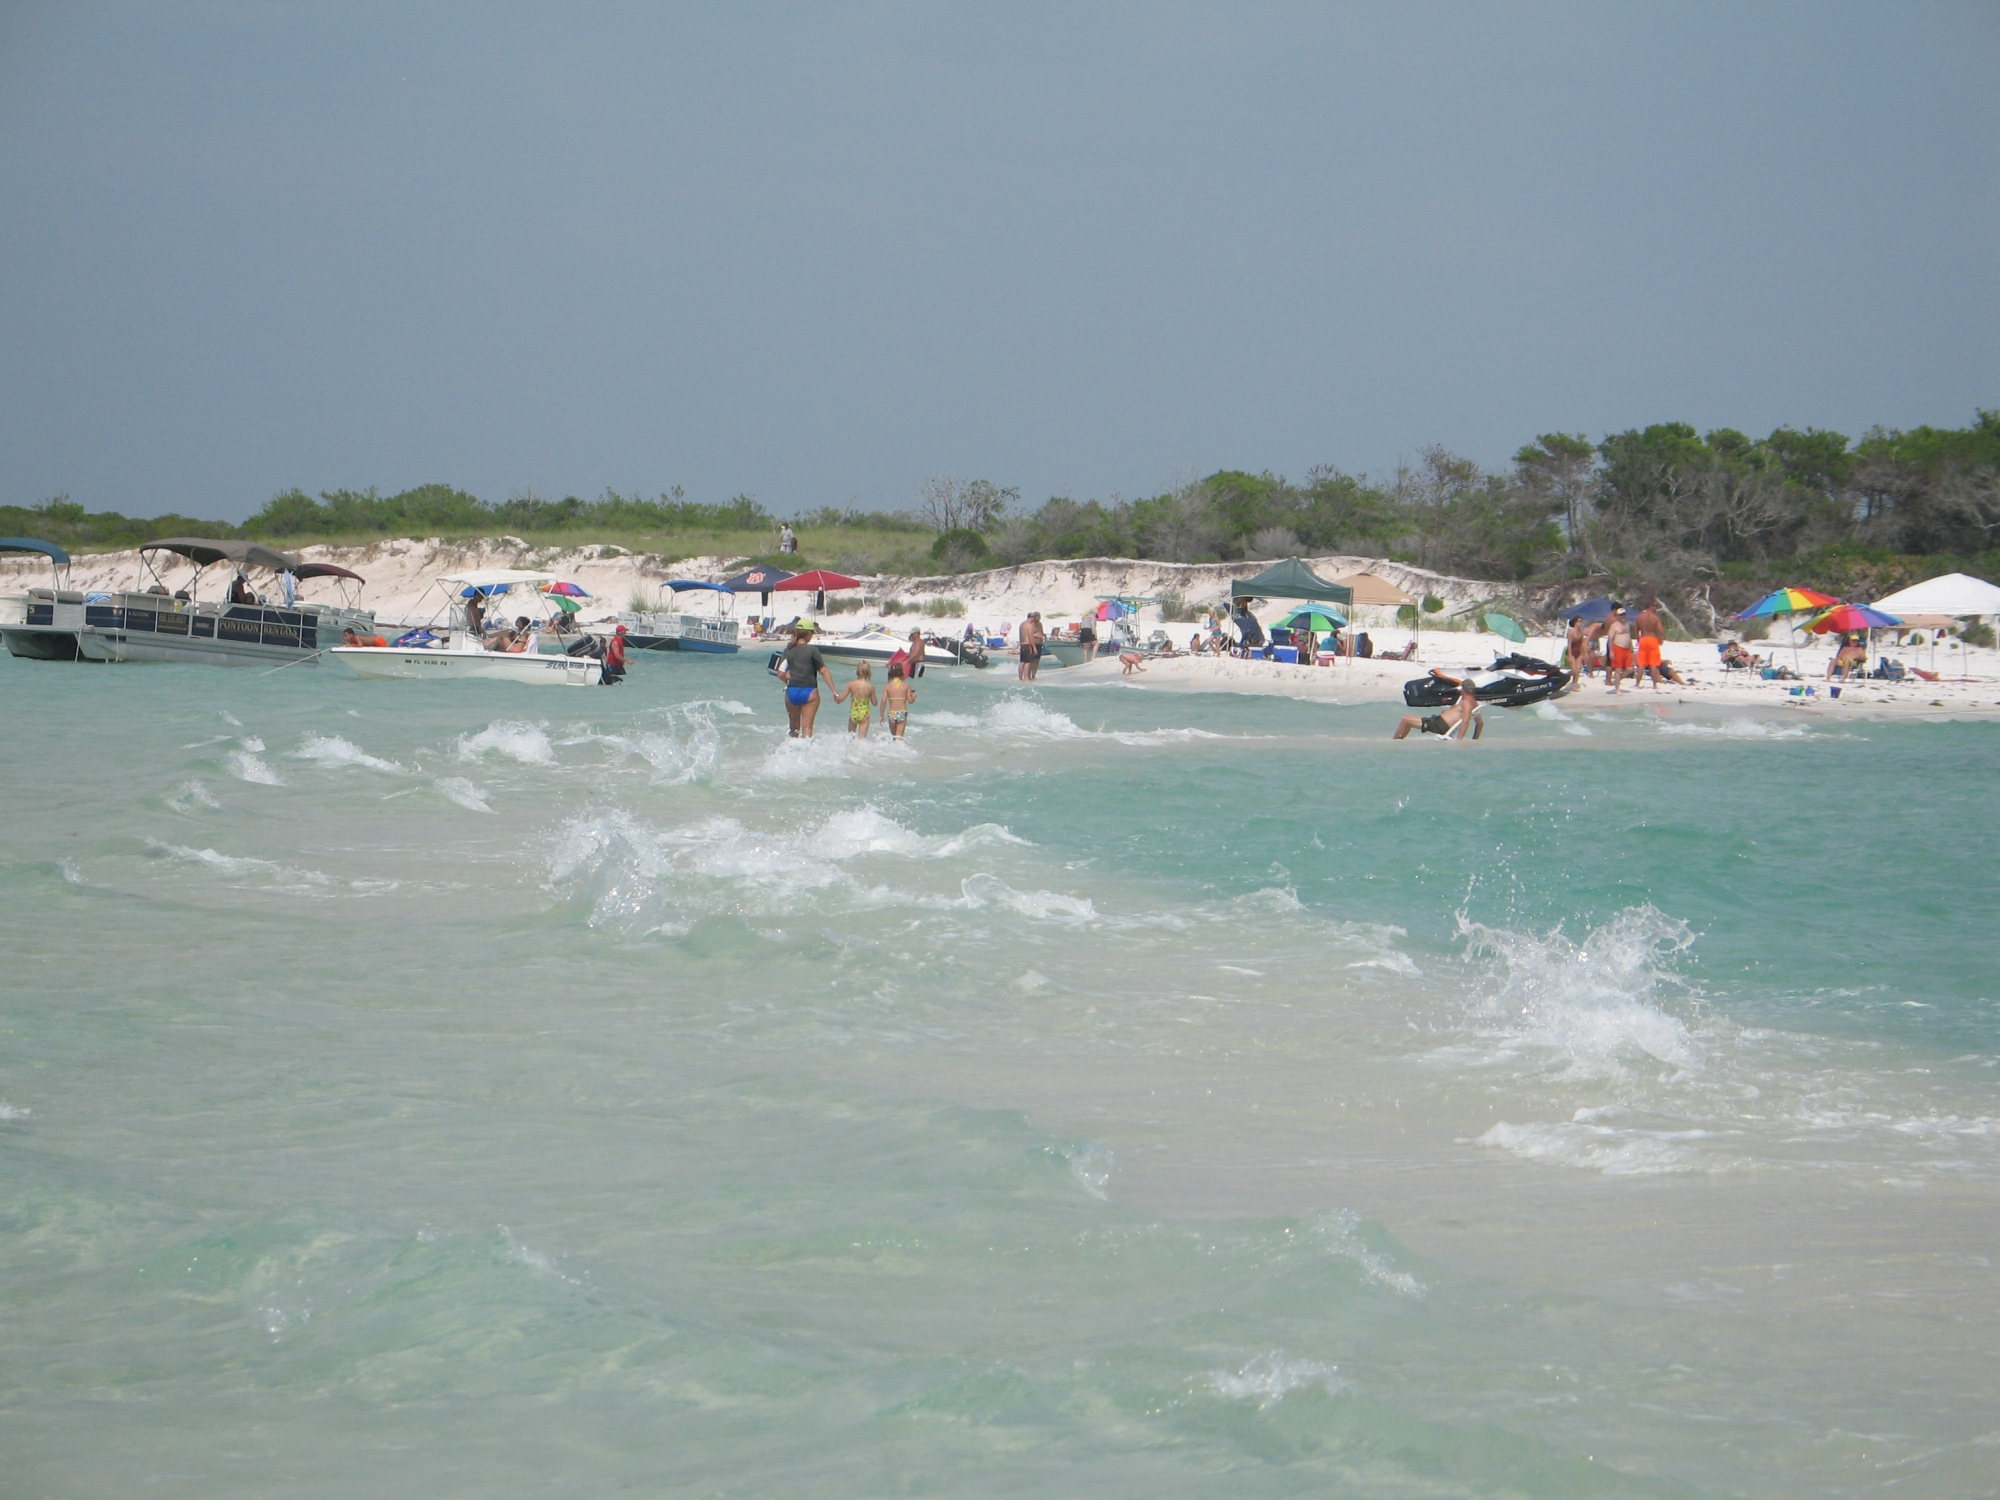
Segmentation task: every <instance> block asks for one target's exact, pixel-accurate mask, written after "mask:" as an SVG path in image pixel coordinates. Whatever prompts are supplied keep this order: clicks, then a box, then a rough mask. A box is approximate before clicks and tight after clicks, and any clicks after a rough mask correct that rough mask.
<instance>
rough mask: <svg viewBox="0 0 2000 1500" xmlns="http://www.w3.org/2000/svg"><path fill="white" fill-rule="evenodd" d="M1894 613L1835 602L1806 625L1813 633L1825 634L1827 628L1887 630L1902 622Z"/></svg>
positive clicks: (1839, 629) (1865, 606) (1862, 605)
mask: <svg viewBox="0 0 2000 1500" xmlns="http://www.w3.org/2000/svg"><path fill="white" fill-rule="evenodd" d="M1902 623H1903V622H1902V620H1900V619H1899V618H1898V617H1896V616H1895V615H1885V614H1883V613H1882V611H1881V610H1879V609H1870V608H1869V607H1868V606H1867V605H1865V604H1836V605H1834V607H1833V608H1832V609H1830V610H1828V611H1827V612H1826V613H1825V614H1823V615H1816V616H1815V617H1814V618H1813V619H1812V620H1811V621H1809V622H1808V623H1807V625H1806V629H1808V630H1810V631H1811V632H1812V633H1813V634H1814V635H1825V634H1826V633H1827V632H1828V631H1829V630H1838V631H1841V632H1843V633H1844V632H1846V631H1849V630H1887V629H1888V628H1889V627H1890V626H1892V625H1900V624H1902Z"/></svg>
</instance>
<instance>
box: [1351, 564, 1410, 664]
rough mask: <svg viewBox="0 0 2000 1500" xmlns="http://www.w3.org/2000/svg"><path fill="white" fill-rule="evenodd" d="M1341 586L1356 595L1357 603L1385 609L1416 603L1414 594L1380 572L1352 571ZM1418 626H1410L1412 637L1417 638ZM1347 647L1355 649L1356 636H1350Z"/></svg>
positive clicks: (1399, 607)
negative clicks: (1390, 580)
mask: <svg viewBox="0 0 2000 1500" xmlns="http://www.w3.org/2000/svg"><path fill="white" fill-rule="evenodd" d="M1340 586H1341V587H1342V588H1344V589H1347V590H1349V591H1350V592H1352V593H1353V595H1354V602H1355V603H1356V604H1370V605H1375V606H1378V607H1380V608H1384V609H1401V608H1402V607H1403V606H1404V605H1405V604H1415V603H1416V602H1417V601H1416V598H1415V596H1414V595H1411V594H1406V593H1404V592H1403V591H1402V590H1401V589H1399V588H1397V587H1396V585H1395V584H1393V583H1391V582H1389V580H1388V579H1386V578H1384V577H1382V576H1381V575H1380V574H1379V573H1350V574H1349V575H1348V576H1347V577H1345V578H1343V579H1341V580H1340ZM1416 634H1417V627H1416V626H1415V625H1414V624H1412V625H1411V626H1410V637H1411V639H1413V640H1414V639H1415V638H1416ZM1347 649H1348V650H1349V651H1350V652H1351V651H1353V649H1354V638H1353V637H1352V636H1349V637H1348V645H1347Z"/></svg>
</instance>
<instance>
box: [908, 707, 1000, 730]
mask: <svg viewBox="0 0 2000 1500" xmlns="http://www.w3.org/2000/svg"><path fill="white" fill-rule="evenodd" d="M982 722H983V721H982V720H980V719H978V718H976V717H975V716H974V715H972V714H955V713H949V712H947V711H945V710H942V709H940V710H939V711H937V712H936V713H928V712H922V711H919V710H916V709H912V710H911V711H910V725H911V727H912V728H916V727H918V726H922V727H923V728H925V729H977V728H979V727H980V724H981V723H982Z"/></svg>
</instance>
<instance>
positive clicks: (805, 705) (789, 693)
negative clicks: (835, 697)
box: [782, 620, 833, 740]
mask: <svg viewBox="0 0 2000 1500" xmlns="http://www.w3.org/2000/svg"><path fill="white" fill-rule="evenodd" d="M813 630H814V626H813V622H812V621H811V620H800V621H798V622H796V623H795V624H794V625H793V626H792V643H791V645H789V646H787V647H785V650H784V655H783V658H782V659H783V662H784V668H783V670H784V674H785V717H786V718H788V719H790V720H791V724H792V738H793V739H795V740H797V739H807V740H809V739H811V738H812V732H813V720H814V719H816V718H818V717H819V684H818V682H817V681H815V680H814V679H816V678H822V677H823V678H825V679H826V685H827V689H828V691H832V689H833V674H832V673H831V672H829V671H827V669H826V658H825V657H824V656H822V655H820V650H819V647H817V646H815V645H814V644H813Z"/></svg>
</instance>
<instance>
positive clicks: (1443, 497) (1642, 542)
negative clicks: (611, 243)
mask: <svg viewBox="0 0 2000 1500" xmlns="http://www.w3.org/2000/svg"><path fill="white" fill-rule="evenodd" d="M790 519H791V524H792V525H793V526H794V527H795V528H796V530H797V532H798V536H799V541H800V551H799V553H798V554H797V555H796V556H792V557H785V558H783V559H779V558H778V557H777V555H776V546H777V543H776V538H777V530H778V526H779V524H780V519H779V518H778V517H776V516H774V515H772V514H771V513H770V512H769V511H768V510H766V508H765V507H764V506H763V505H761V504H760V503H759V502H758V501H756V500H755V499H753V498H752V497H750V496H748V495H738V496H736V497H734V498H733V499H731V500H728V501H724V502H721V503H708V502H703V501H695V500H689V499H688V498H687V497H686V495H685V494H684V492H683V491H682V490H681V489H679V488H678V487H677V488H674V489H672V490H669V491H667V492H666V493H664V494H661V495H659V496H657V497H655V498H652V499H647V498H645V497H643V496H641V495H637V494H634V495H621V494H619V493H617V492H616V491H612V490H607V491H606V492H605V493H604V494H603V495H602V496H600V497H598V498H597V499H594V500H583V499H579V498H577V497H575V496H567V497H564V498H563V499H560V500H556V499H547V498H544V497H541V496H538V495H535V494H533V493H527V492H524V493H521V494H517V495H515V496H513V497H511V498H509V499H506V500H498V501H487V500H481V499H479V498H477V497H476V496H473V495H470V494H467V493H466V492H465V491H463V490H459V489H454V488H453V487H451V486H450V485H445V484H428V485H421V486H419V487H417V488H415V489H411V490H405V491H403V492H402V493H400V494H395V495H383V494H380V493H378V492H377V491H376V490H373V489H369V490H365V491H355V490H333V491H325V492H322V493H321V494H320V495H319V496H317V497H314V496H310V495H307V494H305V493H304V492H302V491H300V490H296V489H293V490H287V491H285V492H284V493H282V494H279V495H275V496H273V497H272V498H271V499H270V501H269V502H267V503H266V504H265V505H264V507H263V508H262V509H260V510H259V511H258V512H257V513H256V514H255V515H253V516H251V517H250V518H249V519H248V520H247V521H245V522H243V523H242V524H241V525H240V526H239V525H233V524H230V523H226V522H221V521H205V520H199V519H196V518H193V517H188V516H180V515H165V516H153V517H150V518H145V519H137V518H131V517H127V516H124V515H120V514H118V513H116V512H89V511H86V510H85V509H84V508H83V507H82V506H80V505H77V504H74V503H72V502H71V501H70V500H69V499H68V498H67V497H66V496H58V497H56V498H55V499H52V500H49V501H46V502H44V503H42V504H40V505H36V506H31V507H21V506H0V532H9V533H24V534H28V535H37V536H43V537H46V538H48V539H49V540H51V541H56V542H60V543H61V544H63V545H64V546H66V547H69V548H71V549H72V550H74V551H79V552H89V551H103V550H112V549H118V548H125V547H132V546H135V545H137V544H138V543H139V542H141V541H144V540H146V539H148V538H150V537H156V536H163V535H171V534H174V533H177V532H178V533H194V534H200V535H209V536H229V537H249V538H255V539H259V540H265V541H270V542H274V543H278V544H280V545H284V546H303V545H307V544H310V543H321V542H324V543H334V544H355V543H366V542H372V541H380V540H382V539H384V538H387V537H413V538H421V537H430V536H441V537H445V538H448V539H453V540H471V539H476V538H482V537H499V536H512V537H517V538H519V539H521V540H522V541H524V542H526V543H528V544H530V545H535V546H550V547H566V546H574V545H578V544H581V543H586V542H589V543H600V544H605V545H611V546H619V547H625V548H629V549H631V550H633V551H646V552H665V553H671V554H675V555H680V556H692V555H704V554H716V553H720V554H726V555H730V556H736V557H755V558H761V559H766V560H771V561H783V562H784V563H787V564H789V565H792V566H825V567H831V568H835V569H838V570H840V571H843V572H850V573H899V574H911V575H914V574H937V573H957V572H966V571H973V570H977V569H981V568H990V567H998V566H1005V565H1010V564H1016V563H1026V562H1034V561H1039V560H1044V559H1062V558H1083V557H1145V558H1154V559H1158V560H1160V561H1165V562H1217V561H1232V560H1236V559H1251V560H1260V559H1267V558H1276V557H1284V556H1287V555H1291V554H1293V553H1301V554H1306V555H1310V554H1314V553H1332V552H1339V553H1351V554H1361V555H1366V556H1379V557H1387V558H1391V559H1394V560H1397V561H1404V562H1409V563H1414V564H1416V565H1418V566H1421V567H1427V568H1434V569H1437V570H1438V571H1440V572H1446V573H1456V574H1460V575H1464V576H1469V577H1474V578H1481V579H1488V580H1492V581H1494V582H1496V583H1505V584H1509V585H1513V586H1517V587H1518V586H1522V585H1548V586H1550V587H1551V588H1557V587H1562V588H1573V587H1575V586H1579V585H1583V584H1588V583H1593V582H1596V581H1600V580H1601V581H1605V582H1606V583H1608V584H1611V585H1628V584H1644V585H1650V586H1651V587H1653V588H1656V589H1658V590H1661V591H1663V592H1665V593H1668V594H1671V595H1674V596H1677V597H1681V598H1686V599H1699V600H1701V601H1705V602H1706V603H1707V604H1708V605H1709V606H1710V607H1712V608H1716V609H1730V608H1735V607H1738V605H1739V604H1740V603H1741V602H1744V601H1746V600H1748V599H1749V598H1751V597H1754V596H1755V595H1756V594H1758V593H1760V592H1762V591H1764V590H1765V589H1767V588H1769V587H1772V586H1775V585H1776V584H1779V583H1789V584H1799V585H1804V586H1807V587H1814V588H1822V589H1825V590H1827V591H1828V592H1832V593H1838V594H1842V595H1844V596H1849V597H1868V596H1870V595H1872V594H1875V593H1879V592H1885V591H1887V590H1889V589H1892V588H1895V587H1898V586H1900V585H1901V584H1902V583H1904V582H1907V581H1910V580H1912V579H1914V578H1919V577H1924V576H1927V575H1929V574H1931V573H1935V572H1939V571H1946V570H1954V569H1955V570H1963V571H1966V572H1973V573H1979V574H1982V575H1984V576H1989V577H1990V576H1992V575H1993V573H1994V572H1995V571H1996V569H2000V551H1996V543H1997V542H2000V538H1996V529H2000V412H1995V411H1980V412H1978V413H1976V415H1975V419H1974V421H1973V422H1972V423H1971V424H1970V425H1968V426H1966V427H1961V428H1936V427H1928V426H1926V427H1917V428H1913V429H1910V430H1908V431H1903V430H1888V429H1882V428H1876V429H1872V430H1871V431H1869V432H1868V433H1867V434H1866V435H1864V436H1863V437H1862V438H1860V439H1859V440H1858V441H1856V440H1852V439H1850V438H1848V437H1846V436H1845V435H1843V434H1841V433H1838V432H1828V431H1822V430H1819V429H1816V428H1807V429H1806V430H1804V431H1803V432H1800V431H1794V430H1793V429H1791V428H1779V429H1778V430H1777V431H1775V432H1773V433H1771V434H1770V435H1769V436H1768V437H1763V438H1751V437H1748V436H1746V435H1745V434H1743V433H1741V432H1737V431H1734V430H1732V429H1729V428H1720V429H1716V430H1713V431H1709V432H1698V431H1697V430H1696V429H1695V428H1693V427H1692V426H1689V425H1688V424H1686V423H1683V422H1665V423H1659V424H1656V425H1654V426H1650V427H1645V428H1633V429H1630V430H1628V431H1625V432H1618V433H1612V434H1610V435H1608V436H1606V437H1604V438H1603V439H1601V440H1598V441H1595V442H1593V441H1592V440H1590V439H1589V438H1588V437H1585V436H1583V435H1581V434H1568V433H1560V432H1553V433H1544V434H1541V435H1539V436H1537V437H1536V438H1535V439H1534V441H1532V442H1530V443H1526V444H1524V445H1523V446H1522V447H1521V448H1520V449H1519V451H1518V452H1517V453H1516V454H1515V455H1514V458H1513V461H1512V463H1511V464H1510V465H1509V466H1508V467H1507V468H1506V469H1504V470H1502V471H1499V472H1491V471H1487V470H1483V469H1482V468H1481V467H1480V466H1479V465H1478V464H1476V463H1474V462H1473V461H1471V460H1470V459H1466V458H1464V457H1461V456H1459V455H1457V454H1454V453H1452V452H1450V451H1449V450H1447V449H1445V448H1443V447H1440V446H1432V447H1429V448H1425V449H1422V450H1421V451H1420V452H1419V453H1418V454H1417V455H1416V457H1415V458H1414V460H1413V461H1411V462H1408V463H1405V464H1403V465H1400V466H1399V467H1398V468H1397V470H1396V471H1395V472H1394V473H1393V474H1390V475H1387V476H1371V475H1368V474H1365V473H1348V472H1346V471H1343V470H1341V469H1337V468H1333V467H1319V468H1315V469H1312V470H1311V471H1309V472H1308V473H1307V474H1306V475H1305V476H1304V477H1303V479H1300V480H1296V481H1295V480H1292V479H1289V478H1287V477H1285V476H1284V475H1281V474H1275V473H1272V472H1270V471H1268V470H1267V471H1265V472H1262V473H1255V474H1253V473H1249V472H1246V471H1238V470H1222V471H1218V472H1217V473H1214V474H1210V475H1207V476H1206V477H1203V478H1192V477H1191V478H1189V479H1188V480H1187V481H1185V482H1184V483H1181V484H1178V485H1176V486H1175V487H1174V488H1172V489H1171V490H1169V491H1167V492H1165V493H1162V494H1158V495H1153V496H1148V497H1144V498H1138V499H1128V498H1124V497H1116V496H1115V497H1113V498H1111V499H1109V500H1099V499H1090V500H1077V499H1074V498H1073V497H1071V496H1067V495H1056V496H1051V497H1050V498H1048V499H1047V500H1044V501H1043V502H1041V504H1039V505H1038V506H1034V507H1032V508H1031V507H1029V506H1026V505H1024V504H1023V503H1022V500H1021V496H1020V493H1019V491H1018V490H1014V489H1009V488H1005V487H1002V486H1000V485H997V484H994V483H992V482H991V481H988V480H983V479H981V480H971V481H961V480H958V479H956V478H954V477H951V476H940V477H938V478H934V479H932V480H930V481H928V482H927V483H926V484H925V485H924V486H923V487H922V488H921V490H920V491H919V493H918V494H917V495H916V496H915V497H913V503H912V504H910V505H908V506H907V507H905V508H901V509H895V510H887V509H885V510H873V511H865V510H858V509H851V508H850V509H836V508H833V507H821V508H819V509H816V510H812V511H807V512H804V513H803V514H800V515H797V516H794V517H792V518H790Z"/></svg>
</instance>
